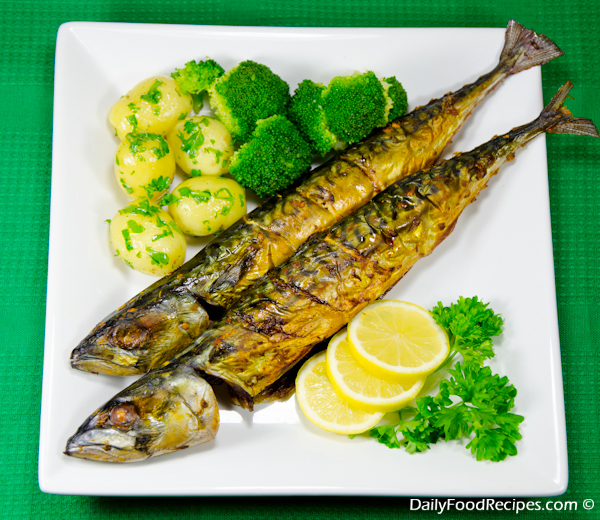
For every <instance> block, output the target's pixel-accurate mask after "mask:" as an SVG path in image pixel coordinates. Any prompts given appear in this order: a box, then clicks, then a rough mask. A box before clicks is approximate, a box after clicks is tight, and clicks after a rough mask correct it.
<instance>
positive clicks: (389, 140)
mask: <svg viewBox="0 0 600 520" xmlns="http://www.w3.org/2000/svg"><path fill="white" fill-rule="evenodd" d="M562 54H563V53H562V51H561V50H560V49H559V48H558V47H557V46H556V45H555V44H554V43H553V42H552V41H550V40H549V39H548V38H546V37H545V36H543V35H537V34H536V33H535V32H534V31H531V30H528V29H525V28H524V27H523V26H522V25H520V24H518V23H517V22H515V21H514V20H511V21H510V22H509V24H508V27H507V30H506V36H505V45H504V49H503V51H502V54H501V57H500V60H499V63H498V65H497V66H496V67H495V68H494V69H493V70H492V71H491V72H489V73H487V74H485V75H483V76H482V77H481V78H479V79H478V80H477V81H475V82H474V83H471V84H469V85H466V86H465V87H463V88H462V89H460V90H459V91H457V92H455V93H450V94H447V95H445V96H444V97H442V98H440V99H438V100H433V101H431V102H430V103H429V104H427V105H426V106H423V107H420V108H418V109H416V110H415V111H413V112H412V113H410V114H408V115H406V116H404V117H402V118H400V119H397V120H395V121H393V122H391V123H390V124H389V125H388V126H386V127H385V128H383V129H380V130H378V131H376V132H374V133H373V134H372V135H371V136H370V137H368V138H367V139H366V140H365V141H364V142H362V143H359V144H357V145H354V146H353V147H351V148H349V149H347V150H345V151H344V152H342V153H341V154H340V155H339V156H337V157H334V158H332V159H331V160H330V161H328V162H326V163H325V164H323V165H321V166H320V167H318V168H316V169H315V170H314V171H313V172H312V173H311V174H310V175H309V176H308V177H307V178H306V180H304V181H303V182H302V183H301V184H300V185H298V186H296V187H295V188H292V189H290V190H288V191H287V192H285V193H283V194H282V196H281V197H273V198H272V199H270V200H269V201H267V202H265V203H264V204H263V205H262V206H260V207H259V208H257V209H255V210H254V211H252V212H251V213H249V214H248V215H247V216H245V217H244V218H243V219H242V220H241V221H240V222H239V223H238V224H237V225H235V226H234V227H232V228H230V229H228V230H226V231H224V232H223V233H221V234H220V235H219V237H218V238H217V239H216V240H214V241H213V242H212V243H210V244H208V245H207V246H206V247H205V248H204V249H203V250H202V251H200V252H199V253H198V254H197V255H196V256H195V257H194V258H192V259H191V260H190V261H188V262H187V263H185V264H184V265H182V266H181V267H180V268H179V269H178V270H177V271H175V272H174V273H173V274H171V275H169V276H167V277H165V278H163V279H161V280H159V281H158V282H156V283H155V284H153V285H152V286H151V287H149V288H148V289H146V290H145V291H143V292H142V293H140V294H139V295H138V296H136V297H134V298H132V299H131V300H130V301H129V302H127V303H126V304H125V305H124V306H123V307H122V308H121V309H119V310H118V311H116V312H115V313H113V315H112V316H110V317H109V318H107V319H105V320H104V321H103V322H102V323H100V324H99V325H98V326H96V328H95V329H94V330H93V331H92V332H91V333H90V334H89V335H88V336H87V337H86V338H85V339H84V340H83V341H82V342H81V343H80V344H79V346H78V347H77V348H76V349H75V350H74V351H73V355H72V366H73V368H77V369H80V370H86V371H89V372H101V373H105V374H112V375H131V374H141V373H145V372H147V371H149V370H152V369H153V368H155V367H157V366H161V364H162V363H163V362H164V361H165V360H166V359H169V358H170V357H172V356H173V355H176V353H177V352H180V351H183V350H185V349H186V348H187V347H188V346H189V345H191V344H192V343H193V342H194V341H195V340H196V338H197V337H198V335H199V334H200V332H201V331H202V330H203V328H205V327H206V325H207V322H206V321H205V319H204V318H205V315H206V313H205V312H204V311H203V309H202V308H201V307H200V305H201V304H204V302H206V303H208V304H209V305H213V306H216V307H221V308H225V309H227V308H229V307H231V306H232V305H233V304H234V303H235V302H236V301H237V300H238V299H239V298H240V296H241V295H242V294H243V293H244V291H245V290H246V289H247V288H248V287H250V286H251V285H252V284H254V283H255V282H256V281H257V280H259V279H260V278H261V277H262V276H264V275H265V273H267V272H268V271H269V270H270V269H272V268H274V267H276V266H278V265H280V264H281V263H283V262H284V261H286V260H287V259H288V258H290V257H291V256H292V255H293V254H294V253H295V252H296V251H297V250H298V248H299V247H300V246H301V245H302V244H303V243H305V242H306V241H307V240H308V239H309V238H310V237H311V236H313V235H314V234H316V233H320V232H324V231H326V230H327V229H329V228H330V227H331V226H333V225H334V224H335V223H336V222H339V221H340V220H341V219H343V218H344V217H346V216H347V215H349V214H350V213H352V212H353V211H355V210H356V209H358V208H359V207H361V206H363V205H364V204H365V203H367V202H368V201H369V200H371V199H372V198H373V197H374V196H375V195H376V194H377V193H379V192H381V191H382V190H384V189H385V188H386V187H388V186H389V185H391V184H392V183H394V182H396V181H397V180H398V179H400V178H402V177H405V176H407V175H409V174H411V173H414V172H415V171H418V170H420V169H422V168H426V167H429V166H431V165H433V164H434V163H435V162H436V161H437V159H438V158H439V156H440V154H441V152H442V151H443V149H444V147H445V146H446V145H447V144H448V143H449V142H450V140H451V139H452V137H453V136H454V135H455V134H456V132H457V131H458V130H459V129H460V127H461V126H462V124H463V123H464V121H465V120H466V119H467V118H468V117H469V116H470V114H471V113H472V111H473V110H474V109H475V107H476V106H477V105H478V104H479V103H480V102H481V101H482V100H483V99H484V98H485V97H486V96H487V95H488V94H489V93H490V92H492V91H493V90H494V89H495V88H496V87H497V86H498V85H499V84H500V83H501V82H502V81H503V80H504V79H505V78H506V77H507V76H510V75H512V74H515V73H517V72H520V71H522V70H525V69H528V68H531V67H534V66H537V65H541V64H543V63H546V62H548V61H550V60H551V59H553V58H555V57H557V56H561V55H562ZM349 188H351V189H349ZM163 298H172V299H173V300H175V299H177V298H182V299H183V300H185V302H184V304H183V306H184V307H185V306H186V305H188V303H187V301H188V300H189V299H192V300H193V298H195V299H196V300H197V302H198V304H199V305H198V311H197V312H198V315H197V316H195V319H193V318H192V317H193V313H191V312H190V313H188V314H187V315H186V317H185V318H184V320H183V321H182V322H181V325H182V326H183V324H192V323H194V324H197V325H198V326H194V327H190V328H189V330H188V331H187V333H185V334H183V333H179V330H178V329H177V327H174V329H171V330H165V331H164V332H163V333H161V331H160V325H159V323H163V324H164V326H165V327H166V328H167V329H169V325H167V324H168V323H170V321H169V320H167V319H165V320H162V321H161V320H160V319H158V318H157V319H156V323H154V325H153V327H152V333H151V334H145V333H142V334H136V333H135V331H134V329H133V328H132V327H129V326H128V324H129V323H132V322H134V321H135V320H136V315H137V314H140V315H144V314H145V313H146V312H147V307H148V306H150V307H152V306H156V307H155V308H156V309H158V308H159V306H157V302H159V301H160V300H161V299H163ZM189 305H190V306H194V305H195V304H194V302H193V301H190V303H189ZM173 306H174V307H177V306H178V305H177V304H176V303H173ZM138 321H143V319H142V317H140V319H139V320H138ZM122 330H128V331H130V332H129V333H126V334H125V333H122ZM142 330H143V328H142ZM194 334H196V335H194ZM156 336H160V338H161V342H159V343H158V344H157V343H155V339H154V338H155V337H156ZM163 349H164V353H161V351H162V350H163Z"/></svg>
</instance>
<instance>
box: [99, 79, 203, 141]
mask: <svg viewBox="0 0 600 520" xmlns="http://www.w3.org/2000/svg"><path fill="white" fill-rule="evenodd" d="M191 110H192V97H191V96H190V95H189V94H183V93H182V92H181V90H180V89H179V87H178V86H177V84H176V83H175V80H174V79H173V78H168V77H167V76H154V77H152V78H148V79H146V80H144V81H142V82H141V83H138V84H137V85H136V86H135V87H133V88H132V89H131V90H130V91H129V92H127V94H125V95H124V96H122V97H121V99H119V100H118V101H117V102H116V103H115V104H114V105H113V107H112V108H111V109H110V112H109V114H108V120H109V121H110V124H111V125H112V126H113V127H114V129H115V132H116V134H117V136H118V137H119V139H121V141H124V140H125V137H126V136H127V134H129V133H131V132H137V133H144V132H148V133H153V134H161V135H163V136H165V135H167V133H168V132H169V131H170V130H171V129H172V128H173V127H174V126H175V123H177V121H179V120H182V119H185V118H186V117H187V115H188V114H189V113H190V111H191Z"/></svg>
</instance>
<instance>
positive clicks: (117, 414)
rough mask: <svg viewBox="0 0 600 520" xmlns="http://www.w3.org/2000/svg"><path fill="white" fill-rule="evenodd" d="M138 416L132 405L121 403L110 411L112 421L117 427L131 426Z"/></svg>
mask: <svg viewBox="0 0 600 520" xmlns="http://www.w3.org/2000/svg"><path fill="white" fill-rule="evenodd" d="M137 418H138V414H137V412H136V411H135V409H134V407H133V406H131V405H127V404H119V405H117V406H115V407H114V408H113V409H112V410H111V411H110V421H111V422H112V423H113V424H114V425H115V426H116V427H117V428H127V427H129V426H131V425H132V424H133V423H134V422H135V421H136V419H137Z"/></svg>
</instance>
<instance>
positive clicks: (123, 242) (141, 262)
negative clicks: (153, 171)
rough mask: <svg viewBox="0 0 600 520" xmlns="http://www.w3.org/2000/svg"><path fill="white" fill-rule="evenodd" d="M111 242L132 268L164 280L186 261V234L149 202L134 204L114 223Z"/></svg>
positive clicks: (138, 201)
mask: <svg viewBox="0 0 600 520" xmlns="http://www.w3.org/2000/svg"><path fill="white" fill-rule="evenodd" d="M110 242H111V244H112V245H113V247H114V248H115V251H116V253H117V255H118V256H120V257H121V258H122V259H123V261H124V262H125V263H126V264H127V265H128V266H129V267H131V268H132V269H135V270H136V271H139V272H140V273H144V274H150V275H154V276H164V275H166V274H169V273H171V272H173V271H174V270H175V269H177V268H178V267H179V266H180V265H181V264H182V263H183V261H184V260H185V249H186V242H185V237H184V236H183V233H181V231H180V230H179V228H178V227H177V224H176V222H175V221H174V220H173V219H172V218H171V216H170V215H169V214H168V213H167V212H166V211H164V210H162V209H161V208H160V207H159V206H157V205H156V204H152V203H151V202H150V201H149V200H148V199H139V200H136V201H134V202H132V203H131V204H129V205H128V206H126V207H125V208H123V209H121V210H119V212H118V213H117V214H116V215H115V216H114V217H113V218H112V219H111V221H110Z"/></svg>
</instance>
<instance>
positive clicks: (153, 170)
mask: <svg viewBox="0 0 600 520" xmlns="http://www.w3.org/2000/svg"><path fill="white" fill-rule="evenodd" d="M115 175H116V177H117V182H118V183H119V186H121V188H122V190H123V191H124V192H125V194H126V195H127V196H128V197H129V198H130V199H138V198H140V197H147V198H149V199H151V200H157V199H158V198H159V197H160V196H161V195H163V194H164V193H166V192H167V190H168V189H169V186H171V182H173V177H174V176H175V156H174V155H173V152H171V150H170V148H169V145H168V143H167V141H166V140H165V138H164V137H163V136H162V135H160V134H127V140H126V141H123V142H122V143H121V144H120V145H119V148H117V154H116V158H115Z"/></svg>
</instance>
